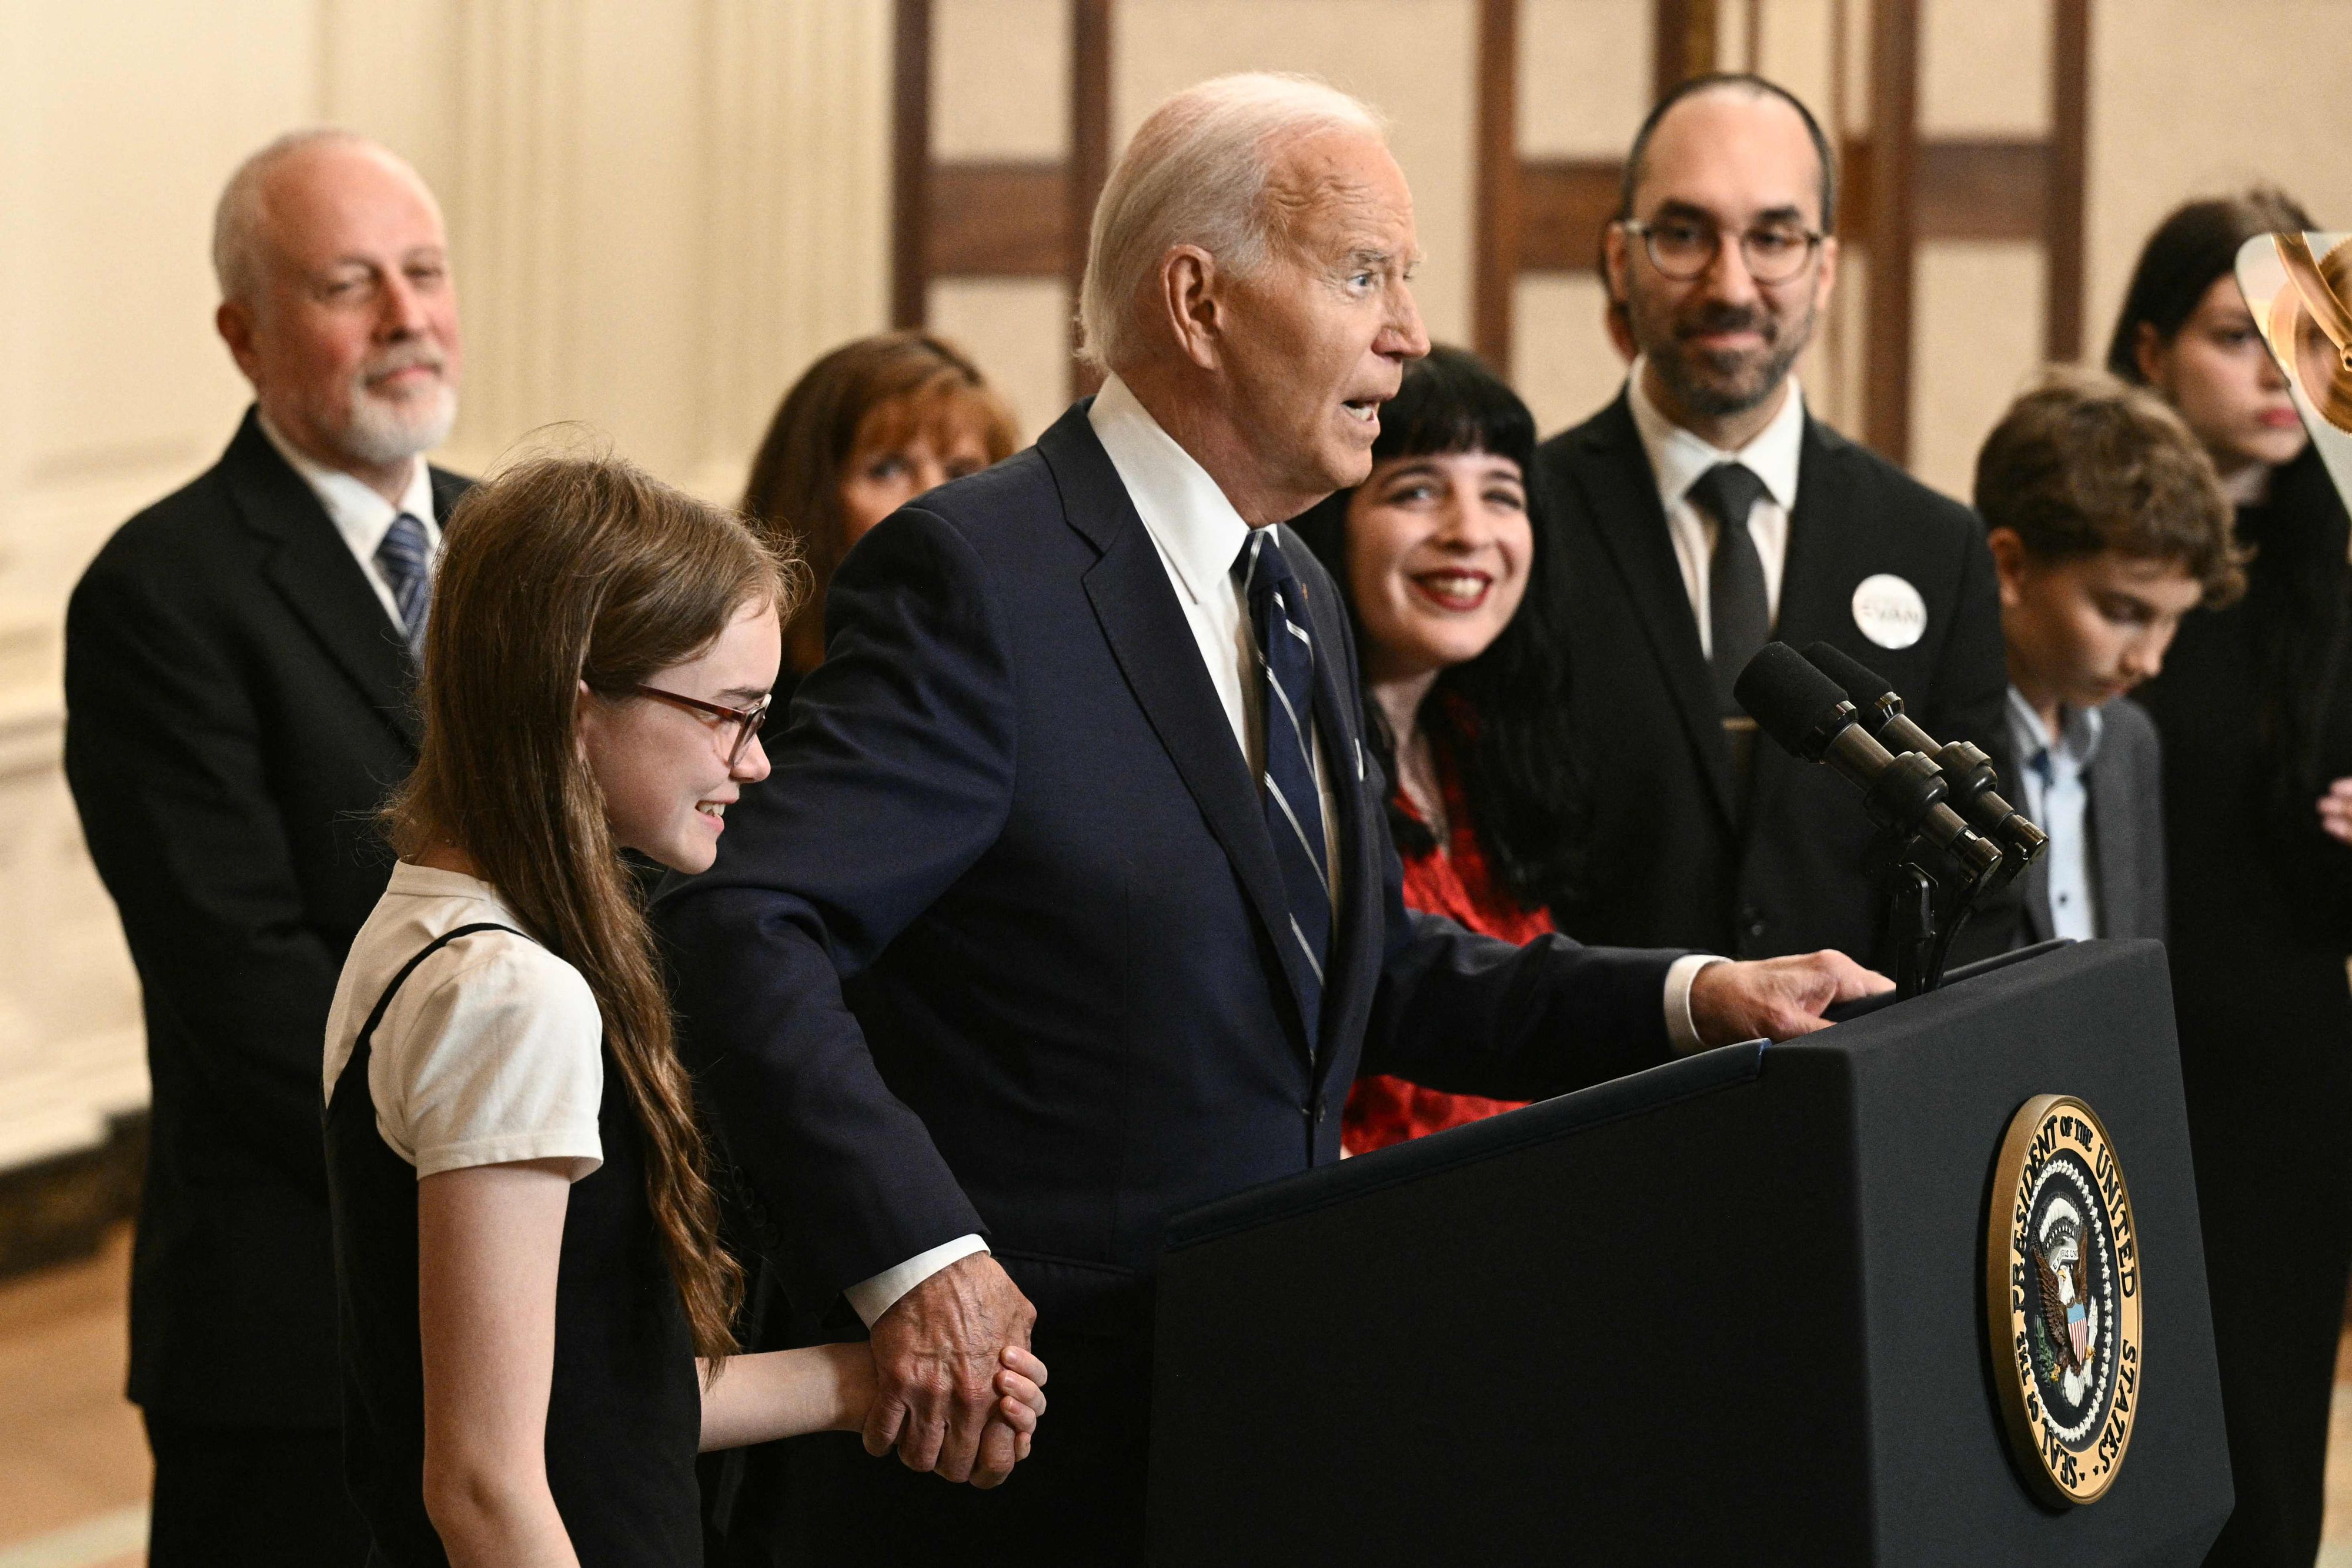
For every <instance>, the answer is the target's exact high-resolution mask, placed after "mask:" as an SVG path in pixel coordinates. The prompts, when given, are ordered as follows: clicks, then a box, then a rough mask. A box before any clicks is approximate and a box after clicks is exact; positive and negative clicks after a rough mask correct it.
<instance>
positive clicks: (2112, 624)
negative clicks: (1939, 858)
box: [1976, 370, 2244, 942]
mask: <svg viewBox="0 0 2352 1568" xmlns="http://www.w3.org/2000/svg"><path fill="white" fill-rule="evenodd" d="M1976 504H1977V510H1978V511H1979V512H1980V513H1982V514H1983V516H1984V520H1985V526H1986V528H1987V529H1988V530H1990V532H1989V535H1988V538H1987V543H1988V544H1990V547H1991V549H1992V558H1993V566H1994V569H1995V570H1996V571H1997V573H1998V574H1999V577H2000V611H2001V636H2002V640H2003V642H2004V643H2006V645H2007V649H2008V656H2009V741H2010V747H2011V756H2012V757H2013V758H2015V759H2016V769H2017V784H2018V791H2017V793H2018V796H2019V798H2020V799H2019V805H2020V806H2021V809H2022V810H2024V811H2025V813H2026V815H2028V816H2029V817H2032V819H2033V820H2034V821H2037V822H2039V823H2041V824H2042V827H2043V828H2044V829H2045V830H2046V831H2048V832H2049V834H2050V848H2049V850H2048V851H2047V852H2044V854H2043V855H2042V859H2041V860H2040V861H2038V862H2035V864H2034V867H2033V869H2032V871H2031V872H2030V873H2027V878H2026V898H2025V920H2024V925H2023V927H2022V930H2021V938H2022V940H2024V941H2026V942H2041V941H2046V940H2048V939H2049V938H2051V937H2053V936H2071V937H2077V938H2081V937H2091V936H2152V937H2156V938H2158V939H2159V940H2161V939H2162V938H2163V936H2164V935H2165V929H2164V925H2165V919H2164V912H2165V887H2164V799H2163V790H2162V784H2161V779H2160V773H2159V768H2158V760H2159V759H2158V743H2157V735H2156V727H2155V725H2154V724H2152V723H2151V722H2149V720H2148V717H2147V714H2145V713H2143V712H2142V711H2141V710H2140V709H2139V707H2138V706H2137V705H2135V704H2133V703H2131V702H2129V701H2126V700H2125V699H2124V693H2126V692H2127V691H2129V690H2130V689H2131V688H2132V687H2133V686H2136V685H2138V684H2139V683H2140V682H2142V681H2144V680H2147V678H2148V677H2149V676H2151V675H2153V674H2156V673H2157V671H2158V668H2159V667H2161V665H2162V664H2163V661H2164V651H2165V649H2166V648H2167V647H2168V646H2169V645H2170V644H2171V642H2172V634H2173V632H2175V631H2176V630H2178V629H2179V624H2180V618H2181V617H2182V616H2183V615H2185V614H2187V613H2188V612H2189V611H2191V610H2193V609H2195V608H2197V606H2199V605H2200V604H2226V603H2228V602H2229V601H2231V600H2233V599H2235V598H2236V597H2237V596H2238V594H2239V593H2240V591H2242V588H2243V586H2244V579H2243V574H2242V572H2241V570H2240V563H2241V560H2242V552H2241V551H2240V550H2239V549H2238V548H2237V545H2236V543H2235V541H2234V540H2233V539H2232V538H2231V531H2230V524H2231V510H2230V504H2229V500H2228V497H2227V496H2226V495H2225V494H2224V493H2223V491H2222V488H2221V480H2220V478H2219V477H2218V476H2216V475H2215V473H2214V470H2213V465H2212V461H2211V459H2210V458H2209V457H2208V456H2207V455H2206V454H2205V450H2204V448H2203V447H2202V446H2201V445H2200V444H2199V443H2198V441H2197V438H2196V437H2195V436H2193V435H2191V434H2189V427H2188V426H2187V425H2185V424H2183V423H2181V422H2180V418H2179V415H2178V414H2176V413H2173V411H2172V410H2171V408H2170V407H2169V406H2168V405H2167V404H2166V403H2165V402H2162V401H2161V400H2159V399H2158V398H2156V397H2155V396H2153V395H2151V394H2150V393H2148V392H2145V391H2143V390H2141V389H2140V388H2137V387H2134V386H2130V385H2127V384H2126V383H2125V382H2121V381H2118V380H2116V378H2114V377H2112V376H2109V375H2106V374H2104V373H2102V372H2097V371H2079V370H2063V371H2052V372H2051V373H2050V374H2049V375H2048V376H2047V377H2046V378H2045V379H2044V380H2043V381H2042V382H2041V383H2040V384H2039V385H2037V386H2036V387H2034V388H2033V389H2032V391H2030V392H2026V393H2025V395H2023V396H2022V397H2021V398H2019V399H2018V400H2017V402H2015V403H2013V404H2011V407H2010V410H2009V412H2008V413H2007V414H2005V415H2004V416H2003V417H2002V419H2001V422H2000V424H1998V425H1996V426H1995V427H1994V429H1993V432H1992V434H1991V435H1990V436H1988V437H1987V438H1986V440H1985V444H1984V449H1983V450H1982V451H1981V452H1980V453H1979V454H1978V455H1977V480H1976Z"/></svg>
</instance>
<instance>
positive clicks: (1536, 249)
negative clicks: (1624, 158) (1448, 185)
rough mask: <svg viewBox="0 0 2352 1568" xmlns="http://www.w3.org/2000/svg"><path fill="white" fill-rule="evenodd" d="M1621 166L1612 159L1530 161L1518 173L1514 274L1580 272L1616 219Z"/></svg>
mask: <svg viewBox="0 0 2352 1568" xmlns="http://www.w3.org/2000/svg"><path fill="white" fill-rule="evenodd" d="M1623 170H1624V165H1623V164H1622V162H1618V161H1617V160H1615V159H1613V158H1612V159H1601V158H1594V159H1581V158H1577V159H1569V158H1559V159H1530V160H1529V161H1528V162H1526V163H1525V164H1523V165H1522V166H1521V169H1520V180H1519V211H1518V235H1517V239H1518V247H1517V256H1516V257H1515V258H1514V259H1515V266H1514V268H1513V269H1514V271H1518V272H1581V271H1583V270H1584V269H1586V268H1587V267H1591V266H1592V265H1594V258H1595V257H1596V256H1599V255H1600V247H1601V230H1602V229H1604V228H1606V227H1607V226H1608V225H1609V224H1610V223H1611V221H1612V220H1613V219H1614V218H1615V217H1616V216H1617V198H1618V194H1619V186H1620V185H1621V183H1622V179H1623Z"/></svg>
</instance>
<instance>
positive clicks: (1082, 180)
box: [1063, 0, 1112, 397]
mask: <svg viewBox="0 0 2352 1568" xmlns="http://www.w3.org/2000/svg"><path fill="white" fill-rule="evenodd" d="M1111 43H1112V38H1111V0H1070V172H1069V178H1068V182H1067V186H1066V194H1065V198H1064V202H1063V212H1064V213H1065V214H1066V216H1065V218H1064V220H1063V222H1064V235H1063V246H1064V250H1065V253H1066V254H1065V258H1064V261H1063V274H1064V276H1065V277H1067V278H1068V279H1069V283H1070V384H1071V391H1072V392H1073V393H1074V394H1075V395H1077V396H1081V397H1083V396H1085V395H1086V394H1087V393H1089V392H1093V391H1095V390H1096V388H1097V387H1098V386H1100V385H1101V384H1102V378H1101V376H1100V375H1098V374H1097V373H1096V371H1094V370H1093V368H1092V367H1091V366H1087V365H1082V364H1080V363H1078V360H1077V349H1078V322H1077V302H1078V289H1079V287H1080V286H1081V285H1082V284H1083V283H1084V282H1085V280H1086V272H1087V240H1088V236H1089V235H1090V233H1091V231H1092V230H1093V227H1094V218H1095V203H1096V202H1097V201H1098V200H1099V199H1100V198H1101V196H1102V188H1103V182H1104V181H1106V180H1108V179H1109V178H1110V162H1111V145H1110V60H1111Z"/></svg>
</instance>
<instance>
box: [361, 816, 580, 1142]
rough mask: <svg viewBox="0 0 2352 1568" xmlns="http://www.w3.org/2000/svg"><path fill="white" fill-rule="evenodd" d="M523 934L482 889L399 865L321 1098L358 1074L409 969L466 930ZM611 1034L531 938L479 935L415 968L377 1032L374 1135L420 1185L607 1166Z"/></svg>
mask: <svg viewBox="0 0 2352 1568" xmlns="http://www.w3.org/2000/svg"><path fill="white" fill-rule="evenodd" d="M484 921H495V922H497V923H498V924H499V925H509V926H512V927H514V928H515V931H517V932H520V931H521V930H522V929H524V927H523V924H522V922H521V921H520V919H518V918H517V917H516V916H515V915H514V914H513V913H512V912H511V911H510V910H509V909H508V908H507V907H506V905H505V904H502V903H501V902H499V895H498V893H497V890H495V889H494V888H492V887H491V886H490V884H489V883H486V882H483V881H481V880H480V879H478V878H476V877H470V876H467V875H464V874H463V873H457V872H450V871H436V870H434V869H433V868H431V867H429V866H421V865H412V864H410V863H409V862H406V861H403V862H400V863H399V864H398V865H397V866H395V867H394V870H393V873H392V884H391V885H390V886H389V887H387V888H386V889H385V890H384V894H383V898H382V899H381V900H379V901H378V902H377V904H376V906H375V909H374V911H373V913H372V914H370V915H368V918H367V924H366V925H362V926H361V927H360V933H359V936H358V937H357V938H356V939H355V940H354V941H353V942H352V951H351V956H350V957H349V958H347V959H345V960H344V963H343V973H342V977H341V979H340V980H339V981H337V982H336V985H335V1005H334V1008H333V1009H332V1010H331V1012H329V1014H328V1015H327V1055H326V1070H325V1078H324V1088H325V1092H326V1096H327V1098H328V1099H329V1100H330V1101H331V1100H332V1099H333V1098H334V1093H335V1081H336V1080H337V1079H339V1078H341V1076H342V1071H343V1067H344V1064H345V1063H347V1062H349V1061H351V1057H352V1048H353V1047H354V1046H355V1045H356V1044H357V1043H358V1040H359V1032H360V1030H362V1029H363V1028H365V1027H366V1025H367V1020H368V1015H369V1014H370V1013H371V1012H373V1011H374V1010H375V1005H376V1002H377V1000H378V998H381V997H382V996H383V992H384V988H385V987H387V986H389V985H390V984H392V981H393V977H394V976H395V975H397V974H399V973H400V971H401V968H402V967H403V966H404V965H406V964H407V962H408V961H409V960H410V959H411V958H414V957H415V956H416V955H417V954H418V953H420V952H422V951H423V950H424V949H425V947H426V946H428V945H429V944H430V943H431V942H432V941H433V939H434V938H435V937H436V936H440V935H441V934H442V933H443V932H445V931H452V930H455V929H457V927H458V926H460V925H477V924H479V923H481V922H484ZM368 1093H369V1097H370V1098H371V1099H373V1101H374V1102H375V1125H376V1131H377V1132H378V1133H379V1134H382V1135H383V1141H384V1143H385V1144H386V1145H389V1146H390V1147H391V1149H392V1151H393V1152H394V1154H396V1155H399V1156H400V1157H401V1158H402V1159H404V1160H406V1161H407V1162H408V1163H409V1164H410V1165H413V1166H415V1167H416V1175H417V1177H418V1179H419V1180H422V1179H423V1178H425V1176H434V1175H436V1174H438V1173H439V1172H442V1171H453V1170H462V1169H465V1168H466V1167H467V1166H492V1165H504V1164H509V1163H511V1162H513V1161H517V1160H541V1159H569V1160H571V1161H572V1180H574V1181H577V1180H579V1179H580V1178H581V1177H582V1176H586V1175H587V1174H588V1173H589V1172H591V1171H593V1170H594V1169H595V1168H596V1167H597V1166H599V1165H601V1164H603V1163H604V1145H603V1142H602V1141H601V1140H600V1139H599V1138H598V1136H597V1132H596V1112H597V1108H598V1106H599V1105H601V1104H602V1103H603V1101H604V1019H603V1016H602V1014H600V1013H599V1012H598V1010H597V1007H596V998H595V996H594V994H593V992H591V991H590V990H589V988H588V982H587V981H586V980H585V979H584V978H583V977H581V974H580V971H579V970H577V969H575V968H573V967H572V966H571V965H569V964H567V963H565V962H564V961H563V960H562V959H561V958H559V957H557V956H555V955H554V954H552V953H551V952H549V951H548V950H547V949H546V948H544V947H542V946H540V945H539V944H538V943H536V942H534V941H532V940H530V938H529V937H527V936H518V935H514V934H512V933H509V932H506V931H477V932H475V933H473V934H472V935H470V936H460V937H458V938H457V940H456V941H454V942H452V943H450V944H448V945H447V946H444V947H442V948H441V949H439V950H438V951H436V953H435V954H434V955H433V956H431V957H429V958H427V959H425V962H424V963H422V964H420V965H418V966H417V967H416V969H415V972H414V973H412V974H411V975H410V976H409V977H408V978H407V979H406V980H404V981H403V982H402V984H401V988H400V989H399V991H398V992H397V993H396V994H395V995H394V997H393V999H392V1005H391V1006H390V1007H389V1008H387V1009H384V1015H383V1021H382V1022H381V1023H379V1024H377V1025H376V1030H375V1035H374V1039H373V1044H372V1046H371V1052H370V1059H369V1062H368Z"/></svg>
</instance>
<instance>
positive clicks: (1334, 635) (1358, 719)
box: [1281, 527, 1388, 1072]
mask: <svg viewBox="0 0 2352 1568" xmlns="http://www.w3.org/2000/svg"><path fill="white" fill-rule="evenodd" d="M1281 542H1282V549H1283V553H1284V554H1285V555H1286V556H1288V557H1289V558H1290V559H1291V560H1292V561H1293V562H1294V563H1297V565H1295V566H1294V568H1293V570H1297V571H1298V573H1299V578H1300V581H1299V591H1300V592H1301V593H1302V594H1303V595H1304V596H1305V597H1306V600H1307V617H1308V619H1309V621H1310V622H1312V623H1313V628H1314V636H1315V648H1316V654H1315V731H1316V735H1317V737H1318V738H1319V739H1320V740H1321V742H1322V745H1323V766H1324V767H1325V768H1327V769H1328V772H1329V779H1328V782H1329V784H1330V786H1331V803H1332V804H1333V805H1334V806H1335V807H1337V808H1338V809H1339V834H1338V838H1339V868H1340V870H1339V910H1338V912H1337V914H1338V917H1337V918H1336V919H1334V920H1333V921H1332V923H1331V950H1330V953H1329V955H1328V957H1327V958H1326V960H1325V968H1326V970H1327V971H1328V972H1327V974H1326V975H1325V977H1324V985H1323V1040H1324V1041H1327V1042H1328V1041H1329V1040H1332V1039H1333V1038H1334V1031H1335V1030H1338V1029H1339V1027H1340V1023H1339V1020H1340V1019H1345V1018H1349V1017H1351V1016H1352V1015H1353V1008H1354V1000H1353V993H1354V992H1355V990H1356V989H1357V988H1358V987H1359V985H1360V979H1361V977H1362V976H1363V975H1364V973H1365V972H1366V971H1367V968H1368V966H1373V965H1375V964H1376V960H1377V956H1378V954H1379V951H1380V934H1379V932H1378V930H1377V929H1376V927H1377V925H1378V923H1379V921H1380V920H1381V915H1382V914H1383V911H1382V909H1381V902H1382V900H1381V865H1380V862H1379V859H1378V856H1377V855H1376V854H1375V853H1374V848H1375V841H1374V840H1373V839H1372V837H1371V829H1372V822H1371V820H1370V801H1369V800H1367V799H1366V798H1365V793H1364V788H1363V773H1362V759H1363V755H1364V751H1363V742H1362V739H1361V737H1360V734H1359V731H1360V728H1361V726H1362V723H1363V708H1362V706H1361V699H1360V697H1359V696H1358V695H1357V693H1356V684H1355V682H1354V681H1353V680H1352V679H1349V678H1346V677H1347V676H1348V674H1349V663H1350V661H1349V660H1347V659H1346V658H1345V657H1344V650H1345V649H1346V647H1347V645H1348V642H1347V640H1348V636H1349V630H1348V616H1347V612H1346V610H1345V608H1344V607H1343V606H1341V605H1340V604H1339V603H1338V602H1337V592H1338V591H1337V589H1336V588H1334V589H1333V590H1332V591H1330V592H1325V591H1322V585H1323V584H1324V583H1326V582H1328V578H1327V577H1324V576H1323V575H1322V574H1320V573H1318V572H1316V571H1315V555H1314V552H1313V551H1312V550H1311V549H1309V548H1308V546H1307V541H1306V540H1305V539H1303V538H1299V537H1298V535H1297V533H1295V532H1293V531H1292V530H1291V529H1290V528H1287V527H1285V528H1283V530H1282V533H1281ZM1380 827H1381V832H1382V833H1383V834H1385V833H1386V832H1387V831H1388V823H1387V821H1385V820H1383V821H1381V824H1380ZM1338 1055H1339V1052H1337V1051H1330V1050H1327V1049H1322V1047H1321V1046H1320V1044H1318V1057H1317V1068H1318V1072H1320V1071H1328V1068H1329V1066H1330V1063H1331V1061H1332V1060H1333V1059H1334V1058H1335V1057H1337V1056H1338Z"/></svg>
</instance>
